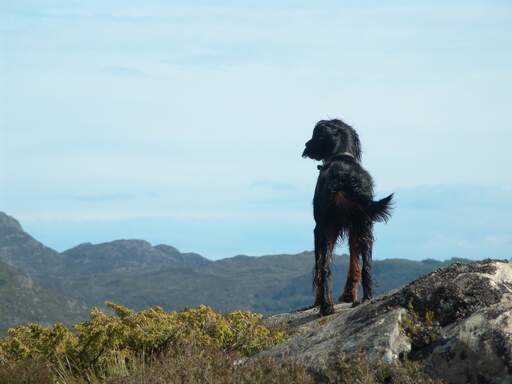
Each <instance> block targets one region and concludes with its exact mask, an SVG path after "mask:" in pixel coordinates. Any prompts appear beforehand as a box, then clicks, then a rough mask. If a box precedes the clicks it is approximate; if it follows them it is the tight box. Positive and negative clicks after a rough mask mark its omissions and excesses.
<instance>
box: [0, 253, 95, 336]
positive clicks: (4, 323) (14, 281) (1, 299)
mask: <svg viewBox="0 0 512 384" xmlns="http://www.w3.org/2000/svg"><path fill="white" fill-rule="evenodd" d="M85 311H86V307H85V306H84V305H83V304H80V303H79V302H77V301H76V300H74V299H72V298H66V297H63V296H62V295H59V294H56V293H54V292H52V291H49V290H46V289H43V288H41V287H39V286H38V285H37V284H35V283H34V282H33V281H32V279H31V278H30V277H29V276H27V275H24V274H23V273H22V272H21V271H19V270H17V269H16V268H14V267H12V266H9V265H7V264H5V263H3V262H0V334H2V333H4V332H3V331H4V330H5V329H7V328H8V327H11V326H13V325H15V324H19V323H26V322H39V323H43V324H51V323H54V322H56V321H62V322H65V323H68V324H71V323H75V322H77V321H79V320H80V319H82V318H83V315H84V313H85Z"/></svg>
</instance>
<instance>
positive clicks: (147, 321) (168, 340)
mask: <svg viewBox="0 0 512 384" xmlns="http://www.w3.org/2000/svg"><path fill="white" fill-rule="evenodd" d="M107 305H108V306H109V307H110V308H111V309H112V310H113V312H114V314H113V315H108V314H106V313H104V312H103V311H101V310H99V309H96V308H95V309H93V310H92V311H91V313H90V320H89V321H86V322H82V323H79V324H76V325H75V329H76V331H75V332H72V331H71V330H69V329H68V328H66V327H65V326H63V325H62V324H59V323H57V324H55V325H54V326H53V327H44V326H41V325H38V324H29V325H22V326H18V327H15V328H11V329H10V330H9V332H8V336H7V337H6V338H4V339H2V340H0V364H1V363H2V362H4V364H3V365H6V364H7V363H10V364H11V365H12V363H13V362H19V361H23V360H26V359H32V360H34V359H41V358H44V359H46V360H47V361H48V362H49V363H50V364H51V365H52V366H53V367H55V368H56V369H57V368H58V369H59V370H60V371H69V372H71V373H72V374H74V375H78V376H80V375H92V376H95V377H103V378H106V377H109V376H116V375H119V374H125V373H126V372H128V371H129V370H130V369H131V368H132V366H133V365H134V364H136V362H137V361H140V360H141V359H143V360H146V359H151V358H153V357H154V356H157V355H160V354H165V353H168V352H169V351H172V350H177V349H179V348H181V347H182V346H185V345H193V346H196V347H198V348H212V349H214V350H218V351H219V352H223V353H236V354H239V355H242V356H248V355H250V354H253V353H255V352H258V351H260V350H262V349H265V348H268V347H270V346H272V345H273V344H275V343H278V342H280V341H281V340H283V338H284V334H283V333H282V332H279V331H275V330H270V329H268V328H266V327H263V326H261V325H259V324H258V322H259V320H260V319H261V315H259V314H254V313H250V312H242V311H235V312H231V313H228V314H220V313H217V312H215V311H214V310H213V309H211V308H210V307H207V306H204V305H203V306H199V307H198V308H196V309H186V310H184V311H181V312H174V311H173V312H166V311H164V310H162V309H161V308H158V307H156V308H150V309H146V310H143V311H140V312H135V311H132V310H130V309H128V308H125V307H123V306H120V305H117V304H113V303H107Z"/></svg>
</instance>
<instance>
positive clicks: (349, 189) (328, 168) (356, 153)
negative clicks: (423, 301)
mask: <svg viewBox="0 0 512 384" xmlns="http://www.w3.org/2000/svg"><path fill="white" fill-rule="evenodd" d="M302 156H303V157H309V158H311V159H314V160H318V161H320V160H322V161H323V165H321V166H318V169H319V170H320V174H319V175H318V181H317V183H316V188H315V196H314V199H313V210H314V217H315V222H316V226H315V231H314V234H315V270H314V278H313V286H314V288H315V293H316V298H315V304H314V306H320V315H321V316H324V315H329V314H332V313H334V307H333V302H332V296H331V289H332V288H331V285H332V281H331V269H330V264H331V261H332V256H333V250H334V246H335V245H336V242H337V240H338V238H341V239H343V238H344V237H345V236H346V235H348V241H349V247H350V265H349V270H348V276H347V282H346V284H345V289H344V291H343V293H342V295H341V296H340V297H339V299H338V301H339V302H352V303H357V292H358V289H359V283H360V281H361V268H360V265H359V256H361V257H362V260H363V271H362V275H363V301H366V300H369V299H371V298H372V246H373V223H374V222H376V221H387V220H388V219H389V218H390V217H391V199H392V198H393V194H391V195H389V196H388V197H386V198H384V199H382V200H379V201H373V180H372V178H371V176H370V174H369V173H368V172H367V171H366V170H365V169H363V167H362V166H361V164H360V161H361V144H360V142H359V137H358V135H357V133H356V131H355V130H354V129H353V128H352V127H351V126H349V125H347V124H345V123H344V122H343V121H341V120H337V119H335V120H321V121H319V122H318V123H317V124H316V126H315V129H314V130H313V137H312V138H311V140H309V141H308V142H307V143H306V149H305V150H304V153H303V154H302Z"/></svg>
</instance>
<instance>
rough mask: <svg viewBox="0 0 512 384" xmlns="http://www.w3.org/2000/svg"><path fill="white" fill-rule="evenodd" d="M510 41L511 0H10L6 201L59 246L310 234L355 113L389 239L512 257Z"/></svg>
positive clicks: (303, 238)
mask: <svg viewBox="0 0 512 384" xmlns="http://www.w3.org/2000/svg"><path fill="white" fill-rule="evenodd" d="M511 47H512V3H511V2H510V1H508V0H506V1H498V0H493V1H453V0H448V1H432V0H429V1H422V2H419V1H418V2H412V1H394V0H391V1H386V2H383V1H377V0H374V1H316V2H311V1H307V2H306V1H279V2H275V1H272V2H271V1H266V0H263V1H237V2H235V1H188V2H184V1H183V2H176V1H154V0H148V1H144V2H140V1H137V2H136V1H131V0H122V1H121V0H109V1H107V0H101V1H100V0H91V1H87V2H84V1H72V0H65V1H63V0H24V1H19V0H3V1H2V2H1V3H0V211H4V212H6V213H8V214H9V215H12V216H14V217H16V218H17V219H18V220H20V222H21V224H22V225H23V227H24V228H25V230H27V231H28V232H29V233H30V234H32V235H33V236H34V237H36V238H37V239H38V240H40V241H42V242H43V243H44V244H46V245H48V246H50V247H53V248H55V249H57V250H59V251H62V250H65V249H68V248H70V247H73V246H75V245H77V244H79V243H83V242H93V243H98V242H104V241H110V240H114V239H118V238H141V239H145V240H148V241H150V242H151V243H153V244H159V243H165V244H170V245H173V246H176V247H177V248H178V249H180V250H182V251H193V252H198V253H201V254H202V255H204V256H206V257H209V258H212V259H218V258H223V257H230V256H234V255H237V254H248V255H263V254H275V253H295V252H301V251H303V250H310V249H312V248H313V236H312V231H313V227H314V222H313V218H312V203H311V200H312V195H313V189H314V186H315V182H316V177H317V173H318V171H317V169H316V164H315V163H314V162H313V161H311V160H306V159H302V158H301V157H300V155H301V153H302V151H303V148H304V143H305V141H307V140H308V139H309V137H310V136H311V132H312V129H313V127H314V125H315V123H316V122H317V121H318V120H321V119H326V118H341V119H343V120H344V121H346V122H347V123H349V124H351V125H353V126H354V128H356V129H357V131H358V132H359V135H360V138H361V141H362V146H363V166H364V167H365V168H366V169H367V170H368V171H369V172H370V173H371V174H372V175H373V177H374V179H375V182H376V197H377V198H379V197H384V196H385V195H386V194H387V193H390V192H395V193H396V204H395V210H394V215H393V218H392V219H391V221H390V222H389V223H388V224H386V225H384V224H377V226H376V238H377V241H376V245H375V249H374V257H375V258H377V259H382V258H396V257H399V258H410V259H425V258H435V259H446V258H450V257H468V258H488V257H493V258H495V257H499V258H506V257H512V224H511V220H510V218H509V214H508V213H509V212H511V211H512V199H511V195H512V176H511V174H510V171H509V168H510V164H512V154H511V151H510V143H511V142H512V124H511V123H510V118H509V113H510V106H511V105H512V92H511V91H510V90H511V89H512V49H511ZM343 250H344V248H343V247H341V248H339V252H343Z"/></svg>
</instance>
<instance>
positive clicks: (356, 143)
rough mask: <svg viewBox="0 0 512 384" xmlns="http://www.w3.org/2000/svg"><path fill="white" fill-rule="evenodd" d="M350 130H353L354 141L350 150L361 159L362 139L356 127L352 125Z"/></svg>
mask: <svg viewBox="0 0 512 384" xmlns="http://www.w3.org/2000/svg"><path fill="white" fill-rule="evenodd" d="M350 130H351V131H352V143H351V148H350V151H351V152H352V154H353V155H354V157H355V158H356V159H357V160H358V161H361V155H362V150H361V141H359V135H358V134H357V132H356V130H355V129H354V128H352V127H350Z"/></svg>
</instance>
